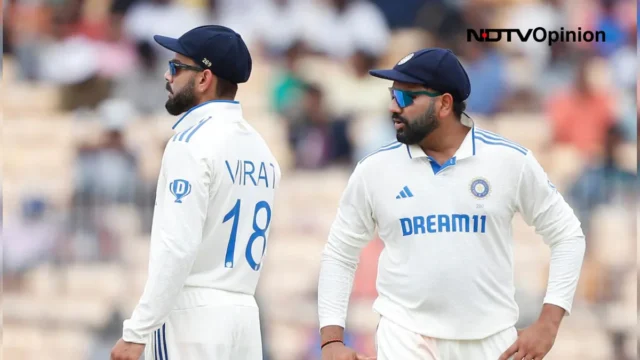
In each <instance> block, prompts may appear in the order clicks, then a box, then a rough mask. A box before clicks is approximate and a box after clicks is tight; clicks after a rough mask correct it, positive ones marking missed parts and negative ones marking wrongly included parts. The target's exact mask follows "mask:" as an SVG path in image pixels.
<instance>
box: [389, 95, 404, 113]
mask: <svg viewBox="0 0 640 360" xmlns="http://www.w3.org/2000/svg"><path fill="white" fill-rule="evenodd" d="M389 111H391V113H393V114H400V113H401V112H402V109H401V108H400V106H398V102H397V101H396V99H391V102H390V103H389Z"/></svg>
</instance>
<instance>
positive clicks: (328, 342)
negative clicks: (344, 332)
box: [320, 339, 344, 350]
mask: <svg viewBox="0 0 640 360" xmlns="http://www.w3.org/2000/svg"><path fill="white" fill-rule="evenodd" d="M337 342H339V343H342V344H344V342H343V341H342V340H340V339H334V340H329V341H327V342H325V343H324V344H322V346H320V350H322V349H323V348H324V347H325V346H327V345H329V344H332V343H337Z"/></svg>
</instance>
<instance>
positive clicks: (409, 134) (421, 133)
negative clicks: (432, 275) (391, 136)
mask: <svg viewBox="0 0 640 360" xmlns="http://www.w3.org/2000/svg"><path fill="white" fill-rule="evenodd" d="M392 118H393V119H394V120H398V121H400V122H402V124H404V126H403V127H402V128H400V129H398V130H397V131H396V139H397V140H398V141H399V142H401V143H403V144H407V145H414V144H419V143H420V142H421V141H422V140H423V139H424V138H426V137H427V136H429V134H431V133H432V132H434V131H435V130H436V129H437V128H438V126H440V122H439V121H438V118H437V117H436V109H435V103H434V102H433V101H432V102H431V104H430V105H429V108H428V109H427V111H425V112H424V113H423V114H422V115H420V116H418V117H417V118H416V119H415V120H413V121H409V120H408V119H407V118H405V117H402V116H400V115H398V114H393V116H392Z"/></svg>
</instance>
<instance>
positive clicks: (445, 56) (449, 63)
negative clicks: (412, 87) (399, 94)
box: [369, 48, 471, 101]
mask: <svg viewBox="0 0 640 360" xmlns="http://www.w3.org/2000/svg"><path fill="white" fill-rule="evenodd" d="M369 74H371V75H372V76H375V77H378V78H382V79H386V80H392V81H398V82H404V83H410V84H419V85H424V86H425V87H428V88H431V89H433V90H436V91H439V92H441V93H449V94H451V96H453V99H454V100H455V101H464V100H466V99H467V98H468V97H469V94H470V93H471V84H470V83H469V76H468V75H467V72H466V71H465V70H464V68H463V67H462V64H460V61H459V60H458V58H457V57H456V56H455V55H454V54H453V52H451V50H448V49H440V48H427V49H422V50H420V51H416V52H414V53H411V54H409V55H407V56H405V57H404V58H402V60H400V61H399V62H398V63H397V64H396V66H394V67H393V69H389V70H371V71H369Z"/></svg>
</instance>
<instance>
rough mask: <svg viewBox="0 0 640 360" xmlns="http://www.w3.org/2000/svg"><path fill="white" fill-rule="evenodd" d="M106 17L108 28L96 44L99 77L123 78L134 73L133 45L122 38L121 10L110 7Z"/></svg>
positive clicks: (134, 51)
mask: <svg viewBox="0 0 640 360" xmlns="http://www.w3.org/2000/svg"><path fill="white" fill-rule="evenodd" d="M111 11H112V12H111V13H110V14H109V16H108V19H109V26H108V27H107V29H106V31H105V36H104V39H103V40H101V41H98V42H97V43H96V47H97V51H98V58H99V59H100V63H99V65H100V69H99V75H100V76H101V77H105V78H112V79H113V78H123V77H126V76H128V75H129V74H130V73H132V72H133V71H135V67H136V49H135V45H134V44H133V43H132V42H131V41H129V39H127V38H126V37H125V36H124V29H123V16H124V14H122V13H119V11H122V10H121V9H118V8H114V7H113V6H112V9H111Z"/></svg>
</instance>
